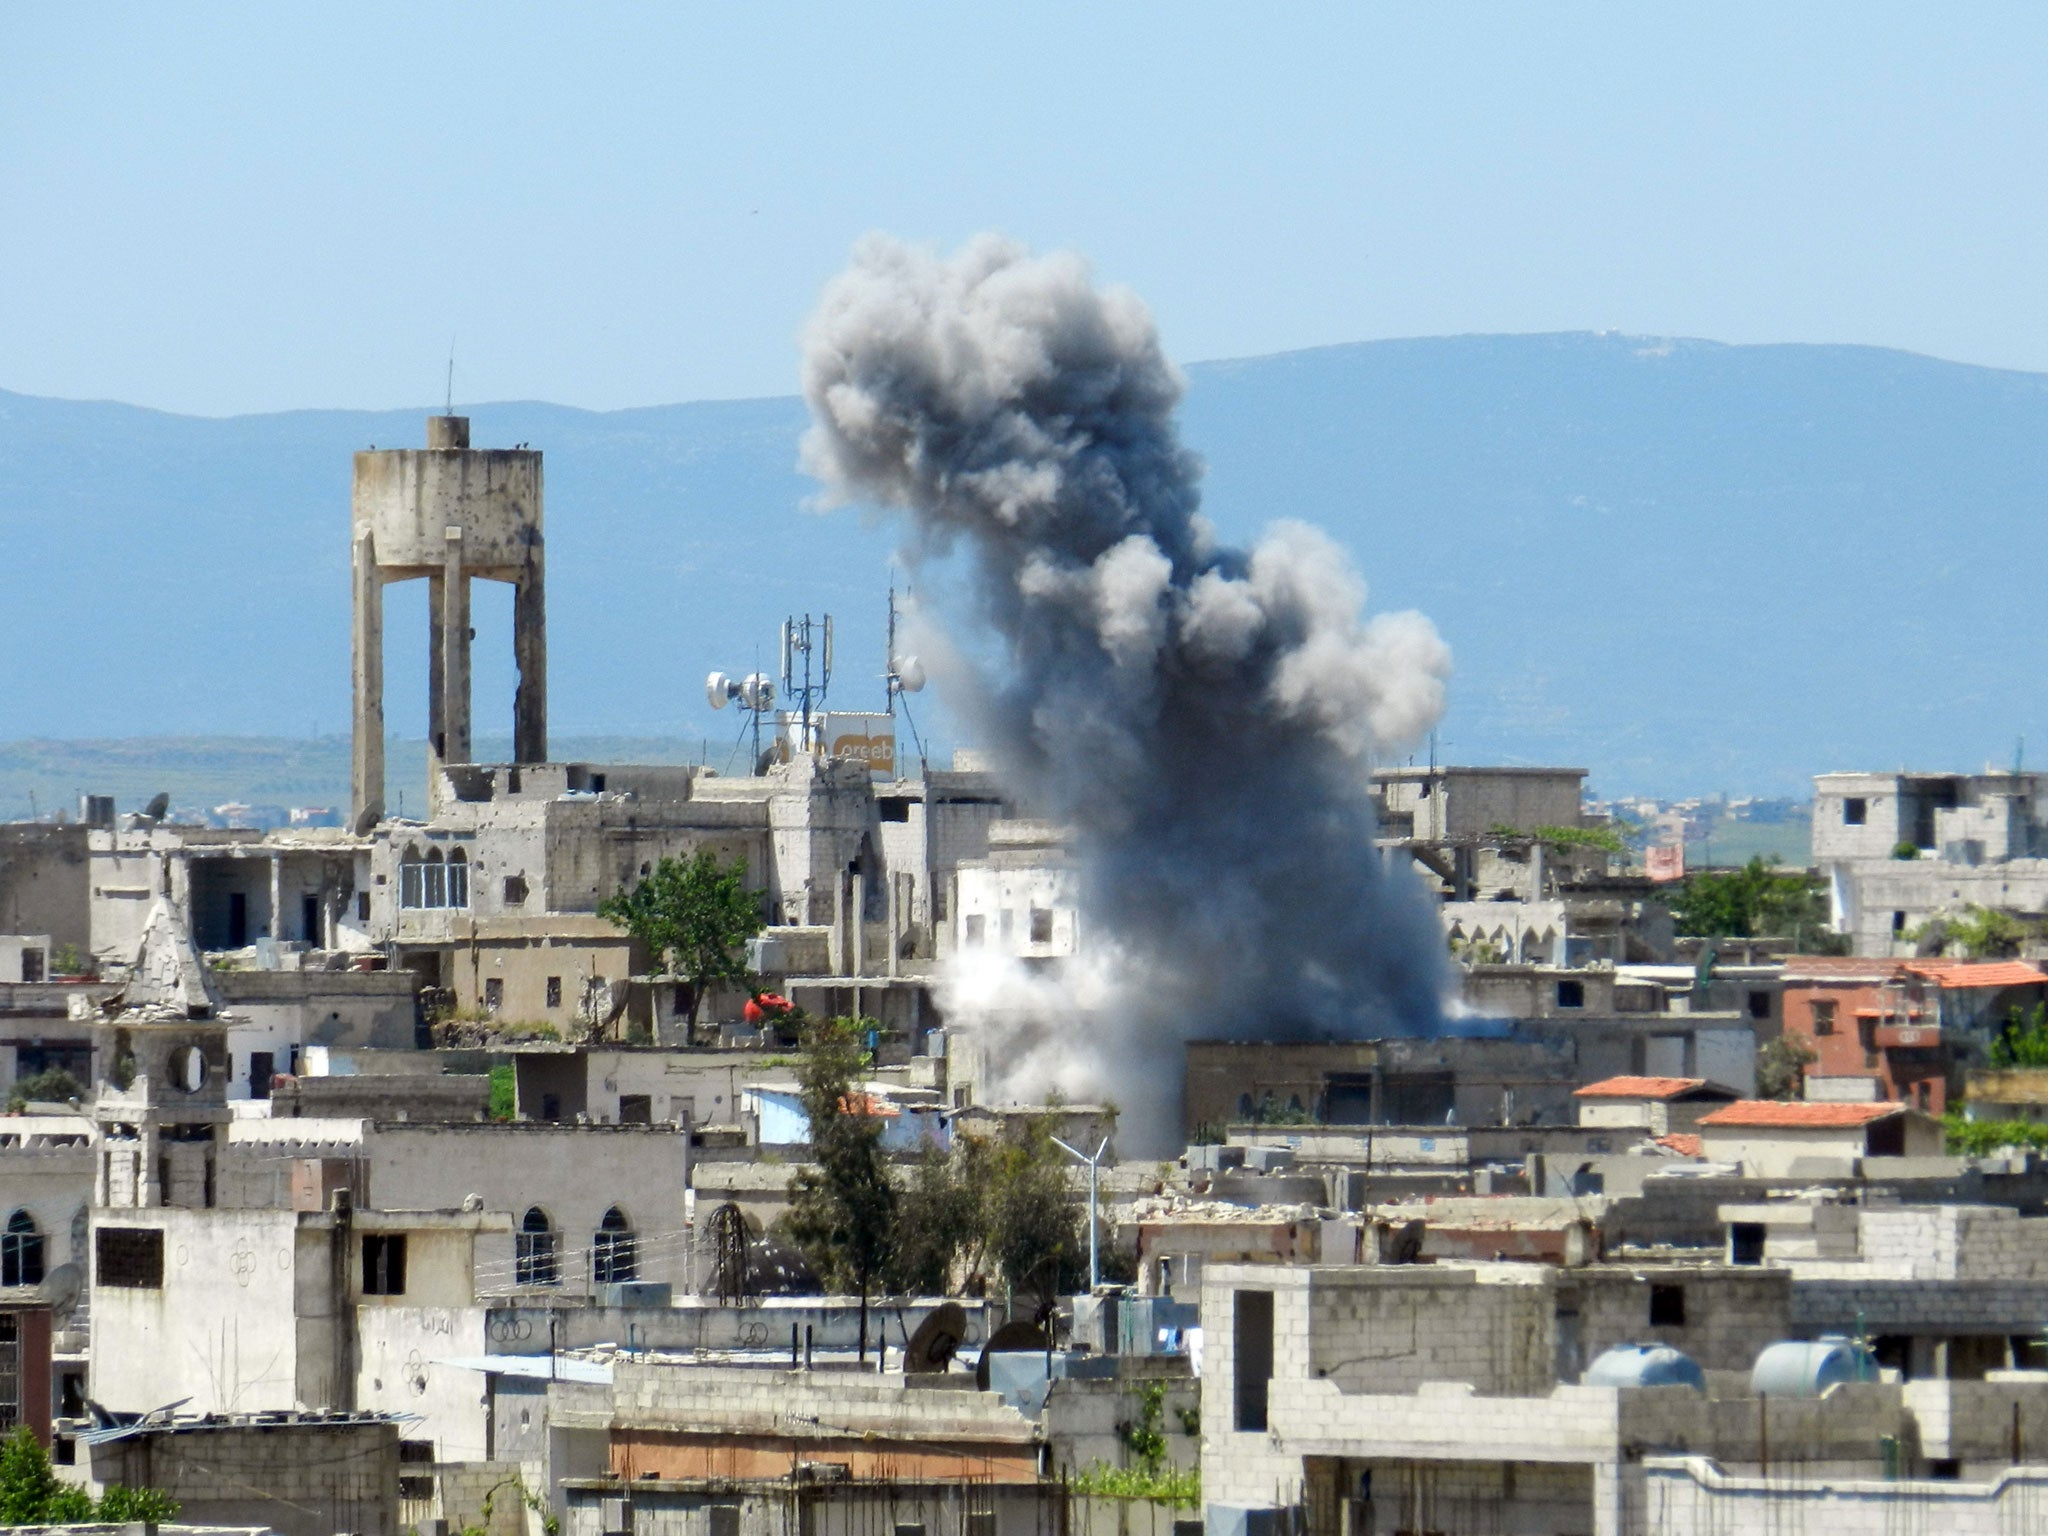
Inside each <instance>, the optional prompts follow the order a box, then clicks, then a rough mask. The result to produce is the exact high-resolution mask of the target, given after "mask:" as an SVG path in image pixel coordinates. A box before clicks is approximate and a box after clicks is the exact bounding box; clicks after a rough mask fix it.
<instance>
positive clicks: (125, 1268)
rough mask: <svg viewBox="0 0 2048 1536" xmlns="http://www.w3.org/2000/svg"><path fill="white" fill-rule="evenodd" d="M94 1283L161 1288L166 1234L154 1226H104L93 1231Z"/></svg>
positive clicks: (153, 1289)
mask: <svg viewBox="0 0 2048 1536" xmlns="http://www.w3.org/2000/svg"><path fill="white" fill-rule="evenodd" d="M92 1237H93V1276H92V1278H93V1283H94V1284H95V1285H117V1286H122V1287H125V1288H127V1289H129V1290H136V1291H155V1290H161V1289H162V1288H163V1283H164V1235H163V1233H162V1232H161V1231H160V1230H158V1229H157V1228H155V1227H101V1228H100V1229H99V1230H98V1231H96V1232H94V1233H93V1235H92Z"/></svg>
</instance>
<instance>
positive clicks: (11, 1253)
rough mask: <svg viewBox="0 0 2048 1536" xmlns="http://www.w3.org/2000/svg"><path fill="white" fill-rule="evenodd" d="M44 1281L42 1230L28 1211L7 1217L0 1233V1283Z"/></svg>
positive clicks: (22, 1283)
mask: <svg viewBox="0 0 2048 1536" xmlns="http://www.w3.org/2000/svg"><path fill="white" fill-rule="evenodd" d="M42 1283H43V1234H42V1233H41V1232H40V1231H38V1230H37V1229H36V1222H35V1218H34V1217H33V1216H31V1215H29V1213H28V1212H27V1211H16V1212H15V1213H14V1214H13V1215H12V1216H9V1217H8V1218H7V1230H6V1231H5V1232H4V1233H0V1285H41V1284H42Z"/></svg>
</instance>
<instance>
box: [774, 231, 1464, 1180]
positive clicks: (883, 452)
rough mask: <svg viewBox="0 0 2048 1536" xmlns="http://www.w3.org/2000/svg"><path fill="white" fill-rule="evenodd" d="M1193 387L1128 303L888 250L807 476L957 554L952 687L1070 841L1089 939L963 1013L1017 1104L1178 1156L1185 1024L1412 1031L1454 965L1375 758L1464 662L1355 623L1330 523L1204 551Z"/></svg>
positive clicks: (886, 243)
mask: <svg viewBox="0 0 2048 1536" xmlns="http://www.w3.org/2000/svg"><path fill="white" fill-rule="evenodd" d="M1182 389H1183V381H1182V378H1181V375H1180V373H1179V371H1178V370H1177V369H1176V368H1175V367H1174V366H1173V365H1172V364H1171V363H1170V362H1169V361H1168V360H1167V358H1166V356H1165V354H1164V353H1163V352H1162V351H1161V348H1160V343H1159V338H1158V334H1157V332H1156V330H1155V329H1154V326H1153V323H1152V319H1151V316H1150V314H1149V313H1148V312H1147V311H1146V309H1145V307H1144V306H1143V304H1142V303H1140V302H1139V300H1138V299H1137V298H1136V296H1135V295H1133V294H1131V293H1129V292H1128V291H1125V290H1122V289H1115V288H1111V289H1098V288H1096V287H1095V286H1094V285H1093V283H1092V282H1091V280H1090V276H1089V273H1088V270H1087V268H1086V266H1085V264H1084V263H1083V262H1082V261H1081V260H1080V259H1079V258H1078V257H1075V256H1072V255H1065V254H1059V255H1049V256H1037V257H1034V256H1032V255H1030V254H1029V253H1027V252H1026V251H1025V250H1023V249H1021V248H1020V247H1018V246H1016V245H1014V244H1012V243H1010V242H1008V241H1005V240H1001V239H997V238H994V237H983V238H980V239H977V240H975V241H974V242H972V243H971V244H969V245H968V246H966V247H965V248H964V249H963V250H961V251H960V252H959V253H958V254H956V255H954V256H952V257H950V258H945V257H941V256H938V255H936V254H934V253H932V252H930V251H927V250H923V249H919V248H915V247H912V246H908V245H904V244H901V243H898V242H896V241H893V240H890V239H887V238H883V237H880V236H871V237H869V238H868V239H866V240H864V241H863V242H862V243H861V244H860V245H859V246H858V247H857V248H856V249H855V252H854V256H853V261H852V264H851V266H850V267H849V268H848V270H847V271H846V272H844V273H843V274H842V275H840V276H839V277H838V278H836V279H834V280H833V281H832V282H831V283H830V284H829V285H828V286H827V288H826V289H825V292H824V295H823V298H822V300H821V302H820V304H819V307H818V310H817V312H816V314H815V315H814V316H813V317H812V319H811V321H810V324H809V326H808V329H807V331H806V335H805V357H804V394H805V398H806V399H807V400H808V401H809V403H810V408H811V412H812V416H813V424H812V426H811V428H810V431H809V433H808V434H807V436H806V438H805V442H804V450H803V451H804V463H805V467H806V468H807V469H809V470H810V471H811V472H812V473H813V474H815V475H816V476H818V478H819V479H820V480H822V481H823V482H824V484H825V486H826V488H827V495H828V498H829V499H832V500H835V501H840V502H845V501H865V502H873V503H878V504H880V505H883V506H886V507H891V508H898V509H902V510H904V511H906V512H908V514H909V530H910V536H909V540H908V551H907V553H908V554H909V555H910V557H911V558H912V559H913V561H916V560H923V559H927V558H931V557H935V556H942V555H947V554H951V553H958V554H959V555H961V556H962V557H963V558H964V562H965V566H966V570H967V573H968V575H969V577H970V578H971V579H970V580H968V581H967V582H966V583H965V589H966V592H967V594H968V595H967V596H966V597H965V598H964V599H963V600H962V602H961V603H960V604H959V605H956V607H957V608H958V609H959V610H960V611H955V612H951V613H949V614H948V615H946V620H947V622H948V624H949V626H950V628H951V629H952V631H953V633H954V634H955V636H956V637H957V639H958V640H959V641H960V643H959V644H958V645H957V646H956V647H955V648H954V651H955V655H956V656H961V657H967V658H971V659H970V660H968V661H967V662H965V663H964V665H965V666H967V667H968V668H969V669H970V672H971V680H970V683H969V685H968V686H966V687H961V688H955V689H953V690H950V691H949V697H948V704H949V706H950V707H951V708H952V709H954V710H955V711H956V712H958V714H959V715H961V716H962V717H963V719H964V720H965V722H966V723H967V724H968V725H969V726H970V728H971V729H972V730H973V731H974V732H975V733H976V735H978V737H979V738H980V739H981V740H982V741H983V742H984V743H985V744H986V745H987V746H988V747H989V748H990V749H991V750H992V751H993V752H994V753H995V754H996V762H997V767H998V769H999V771H1000V773H1001V774H1002V776H1003V777H1004V778H1005V779H1006V781H1007V782H1008V783H1009V784H1010V785H1011V786H1012V787H1013V789H1014V790H1015V791H1016V792H1017V793H1018V794H1019V795H1020V796H1021V797H1022V799H1023V800H1024V801H1025V803H1026V804H1028V805H1029V806H1031V807H1032V809H1033V811H1034V813H1035V814H1038V815H1041V816H1044V817H1047V818H1050V819H1053V820H1055V821H1057V822H1058V823H1060V824H1061V825H1062V826H1064V827H1065V828H1066V829H1067V830H1068V833H1069V837H1070V842H1069V847H1070V850H1071V855H1072V858H1073V864H1074V873H1073V878H1074V880H1075V882H1076V891H1077V900H1078V908H1079V931H1080V935H1081V945H1082V956H1081V958H1080V959H1078V960H1076V961H1074V962H1072V963H1069V964H1067V965H1065V966H1063V967H1062V968H1060V969H1059V970H1057V971H1054V972H1047V971H1044V970H1041V969H1027V968H1026V967H1024V966H1022V965H1019V964H1017V963H1014V962H1006V961H1003V960H1001V959H998V958H996V957H995V956H994V954H993V952H992V951H988V950H984V951H975V952H968V953H966V954H964V955H963V956H962V957H961V960H960V962H959V963H958V964H957V965H956V966H955V967H954V968H953V971H952V973H951V975H950V976H949V978H948V981H947V991H946V994H945V1001H946V1003H947V1004H948V1008H949V1015H950V1016H951V1017H952V1018H953V1019H955V1020H956V1021H959V1022H968V1023H972V1024H976V1025H978V1026H979V1028H980V1030H981V1034H982V1039H983V1042H984V1047H985V1051H986V1058H987V1070H988V1076H989V1079H990V1085H991V1086H993V1087H994V1088H996V1089H997V1091H998V1093H1007V1094H1010V1095H1013V1096H1016V1097H1020V1098H1037V1097H1038V1096H1040V1095H1042V1094H1043V1093H1044V1092H1045V1091H1046V1090H1047V1089H1049V1088H1053V1087H1057V1088H1059V1089H1060V1090H1062V1091H1063V1092H1064V1093H1065V1094H1066V1095H1067V1097H1068V1098H1069V1099H1090V1100H1094V1099H1100V1098H1112V1099H1114V1100H1116V1101H1117V1102H1118V1103H1119V1104H1120V1105H1122V1106H1123V1108H1124V1111H1125V1114H1124V1119H1123V1122H1122V1126H1121V1139H1122V1144H1123V1145H1124V1147H1125V1149H1126V1150H1150V1151H1154V1152H1159V1151H1167V1150H1177V1149H1178V1147H1179V1145H1180V1131H1181V1127H1180V1124H1179V1119H1178V1114H1177V1107H1178V1102H1179V1098H1180V1087H1181V1070H1182V1068H1181V1059H1182V1053H1181V1051H1180V1049H1179V1045H1180V1043H1181V1042H1182V1041H1185V1040H1189V1039H1197V1038H1224V1039H1232V1040H1296V1039H1314V1038H1322V1037H1336V1038H1351V1037H1359V1036H1370V1035H1375V1034H1425V1033H1429V1032H1431V1031H1432V1030H1433V1029H1434V1028H1435V1026H1436V1024H1437V1022H1438V1020H1439V1016H1440V1009H1441V1007H1442V998H1443V993H1444V978H1445V975H1446V965H1445V961H1444V958H1443V955H1444V944H1443V939H1442V936H1441V932H1440V930H1439V928H1438V926H1437V923H1436V920H1435V918H1434V916H1433V914H1432V913H1431V911H1430V910H1429V907H1428V904H1427V902H1426V900H1425V898H1424V897H1423V895H1422V892H1421V890H1420V887H1419V885H1418V884H1417V882H1415V881H1414V880H1413V879H1412V877H1411V876H1410V875H1409V874H1408V873H1407V872H1405V871H1398V872H1397V871H1395V870H1390V869H1387V868H1384V867H1383V866H1382V864H1381V862H1380V860H1379V859H1378V857H1377V856H1376V855H1375V853H1374V849H1373V833H1374V820H1373V813H1372V806H1371V801H1370V784H1369V779H1368V766H1369V760H1370V758H1371V756H1372V755H1373V754H1374V753H1376V752H1378V753H1385V752H1389V751H1391V750H1393V749H1395V748H1396V747H1399V746H1403V745H1406V744H1409V743H1412V742H1414V741H1415V740H1417V739H1418V738H1419V737H1421V736H1422V735H1423V734H1424V733H1426V732H1427V731H1428V730H1429V728H1430V727H1431V726H1432V725H1433V724H1434V723H1435V721H1436V720H1437V718H1438V716H1439V714H1440V713H1441V711H1442V707H1443V693H1444V680H1445V678H1446V676H1447V675H1448V673H1449V670H1450V652H1449V649H1448V648H1447V647H1446V646H1445V644H1444V643H1443V641H1442V640H1441V639H1439V638H1438V636H1437V633H1436V630H1435V629H1434V628H1433V627H1432V626H1431V624H1430V623H1429V621H1428V620H1427V619H1425V618H1423V617H1422V616H1421V615H1420V614H1415V613H1397V614H1383V615H1380V616H1377V617H1372V618H1367V617H1366V616H1365V614H1364V606H1365V596H1366V593H1365V584H1364V582H1363V581H1362V580H1361V579H1360V578H1359V576H1358V574H1357V573H1356V572H1355V571H1354V570H1353V569H1352V566H1351V564H1350V562H1349V560H1348V559H1347V558H1346V557H1345V555H1344V553H1343V552H1342V551H1341V550H1340V549H1339V548H1338V547H1337V546H1336V544H1334V543H1333V542H1332V541H1331V540H1330V539H1329V538H1328V537H1327V536H1325V535H1324V534H1323V533H1321V532H1319V531H1318V530H1317V529H1315V528H1312V527H1310V526H1308V525H1306V524H1303V523H1299V522H1279V523H1276V524H1274V525H1273V526H1272V527H1271V528H1270V529H1269V530H1268V531H1267V532H1266V534H1265V535H1264V536H1263V537H1262V538H1261V539H1260V540H1259V542H1258V543H1257V544H1256V545H1255V546H1254V547H1253V548H1251V549H1250V550H1248V551H1246V550H1237V549H1231V548H1227V547H1223V546H1221V545H1219V544H1218V543H1217V542H1216V540H1215V538H1214V536H1213V533H1212V530H1211V529H1210V527H1209V526H1208V524H1207V522H1206V521H1205V520H1204V519H1203V518H1202V517H1201V516H1200V515H1199V513H1198V510H1197V508H1198V506H1199V499H1200V498H1199V494H1198V482H1199V480H1200V476H1201V465H1200V463H1199V462H1198V461H1197V459H1196V458H1195V457H1194V455H1193V454H1191V453H1190V452H1189V451H1188V450H1187V449H1186V448H1184V447H1183V446H1182V445H1181V443H1180V440H1179V437H1178V435H1177V432H1176V428H1175V424H1174V411H1175V408H1176V406H1177V405H1178V403H1179V401H1180V398H1181V394H1182ZM968 625H972V626H974V628H972V629H970V628H968V627H967V626H968ZM990 638H992V639H993V640H994V641H995V644H994V645H993V646H990V645H988V644H987V641H988V640H989V639H990ZM941 682H942V684H943V683H944V682H945V678H944V677H943V676H942V677H941ZM991 937H993V935H992V936H991Z"/></svg>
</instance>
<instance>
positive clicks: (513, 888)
mask: <svg viewBox="0 0 2048 1536" xmlns="http://www.w3.org/2000/svg"><path fill="white" fill-rule="evenodd" d="M505 905H506V906H508V907H523V906H525V905H526V877H525V876H524V875H507V876H506V877H505Z"/></svg>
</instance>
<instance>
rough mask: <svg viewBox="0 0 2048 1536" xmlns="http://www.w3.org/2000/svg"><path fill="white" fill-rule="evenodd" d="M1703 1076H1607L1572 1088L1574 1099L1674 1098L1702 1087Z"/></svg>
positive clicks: (1704, 1081)
mask: <svg viewBox="0 0 2048 1536" xmlns="http://www.w3.org/2000/svg"><path fill="white" fill-rule="evenodd" d="M1706 1086H1707V1080H1706V1079H1705V1078H1704V1077H1609V1078H1603V1079H1602V1080H1601V1081H1599V1082H1597V1083H1588V1084H1586V1086H1585V1087H1583V1088H1578V1089H1574V1090H1573V1092H1572V1097H1573V1098H1575V1099H1675V1098H1677V1097H1678V1096H1679V1095H1680V1094H1683V1093H1689V1092H1691V1091H1692V1090H1693V1089H1695V1088H1704V1087H1706Z"/></svg>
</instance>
